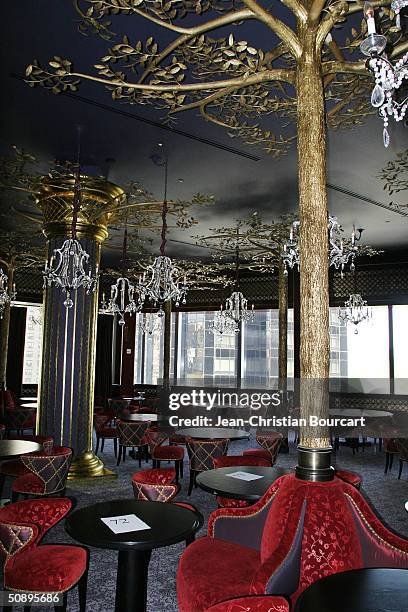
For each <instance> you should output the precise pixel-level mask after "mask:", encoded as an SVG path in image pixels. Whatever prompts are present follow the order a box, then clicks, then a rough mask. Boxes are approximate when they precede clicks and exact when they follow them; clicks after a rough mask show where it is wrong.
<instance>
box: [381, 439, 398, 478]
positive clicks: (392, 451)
mask: <svg viewBox="0 0 408 612" xmlns="http://www.w3.org/2000/svg"><path fill="white" fill-rule="evenodd" d="M384 450H385V468H384V474H386V473H387V472H388V470H391V469H392V464H393V463H394V455H398V447H397V445H396V440H395V438H384Z"/></svg>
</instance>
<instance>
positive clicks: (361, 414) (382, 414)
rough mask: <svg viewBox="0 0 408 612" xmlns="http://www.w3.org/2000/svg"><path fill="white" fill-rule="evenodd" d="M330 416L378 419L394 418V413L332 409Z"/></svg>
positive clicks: (363, 409)
mask: <svg viewBox="0 0 408 612" xmlns="http://www.w3.org/2000/svg"><path fill="white" fill-rule="evenodd" d="M329 414H330V415H331V416H338V417H344V418H347V417H349V418H352V419H354V418H360V417H365V418H366V419H368V418H371V419H376V418H384V417H391V416H392V412H389V411H388V410H366V409H365V408H361V409H360V408H330V410H329Z"/></svg>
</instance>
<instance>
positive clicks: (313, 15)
mask: <svg viewBox="0 0 408 612" xmlns="http://www.w3.org/2000/svg"><path fill="white" fill-rule="evenodd" d="M325 4H326V0H313V4H312V6H311V7H310V11H309V23H312V24H315V23H318V21H319V19H320V15H321V14H322V10H323V9H324V5H325Z"/></svg>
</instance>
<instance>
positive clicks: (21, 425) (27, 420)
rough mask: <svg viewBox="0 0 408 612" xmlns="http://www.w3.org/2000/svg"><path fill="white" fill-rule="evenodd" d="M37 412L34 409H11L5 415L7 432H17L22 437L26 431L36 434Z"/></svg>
mask: <svg viewBox="0 0 408 612" xmlns="http://www.w3.org/2000/svg"><path fill="white" fill-rule="evenodd" d="M35 420H36V411H35V409H34V408H10V409H7V410H6V413H5V425H6V429H7V432H8V433H10V432H11V431H15V432H17V435H20V436H22V435H23V434H24V431H25V430H26V429H28V430H31V431H32V432H33V434H34V430H35Z"/></svg>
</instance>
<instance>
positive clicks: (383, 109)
mask: <svg viewBox="0 0 408 612" xmlns="http://www.w3.org/2000/svg"><path fill="white" fill-rule="evenodd" d="M406 6H408V0H393V2H392V3H391V8H392V10H393V11H394V12H395V14H396V27H397V28H398V29H400V27H401V23H400V12H401V9H402V8H404V7H406ZM364 17H365V19H366V21H367V29H368V36H367V38H366V39H365V40H363V42H362V43H361V45H360V50H361V52H362V53H363V54H364V55H366V56H367V57H369V58H370V59H369V60H368V61H367V65H368V68H369V69H370V70H371V71H372V72H373V73H374V77H375V85H374V88H373V91H372V93H371V104H372V106H373V107H374V108H377V109H378V113H379V115H380V117H381V118H382V120H383V124H384V130H383V140H384V146H385V147H388V146H389V144H390V136H389V134H388V123H389V117H392V116H393V117H394V119H395V121H402V120H403V119H404V117H405V113H406V110H407V108H408V95H405V97H404V99H403V100H401V101H399V102H398V101H397V100H396V92H397V90H398V89H399V88H400V87H401V85H402V83H403V81H404V79H408V53H405V55H403V57H402V58H401V59H399V60H398V61H397V62H396V64H395V66H394V65H393V64H392V63H391V62H390V61H389V59H388V58H387V55H386V54H385V53H384V49H385V47H386V46H387V38H386V37H385V36H383V35H382V34H377V31H376V25H375V18H374V8H373V6H372V5H371V4H370V3H369V2H365V4H364Z"/></svg>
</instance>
